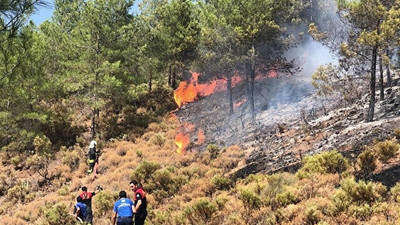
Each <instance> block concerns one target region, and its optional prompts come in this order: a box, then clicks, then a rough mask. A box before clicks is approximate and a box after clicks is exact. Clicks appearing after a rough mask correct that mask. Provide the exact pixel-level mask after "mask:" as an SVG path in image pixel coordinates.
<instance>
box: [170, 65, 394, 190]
mask: <svg viewBox="0 0 400 225" xmlns="http://www.w3.org/2000/svg"><path fill="white" fill-rule="evenodd" d="M397 74H398V73H397ZM394 80H395V84H396V85H395V86H393V87H392V88H386V89H385V92H386V96H385V100H383V101H379V100H378V101H377V104H376V114H375V121H374V122H371V123H365V122H364V119H365V115H366V111H367V106H368V96H367V95H365V96H364V97H363V98H362V99H359V101H357V103H356V104H353V105H347V106H346V107H344V106H343V104H342V103H341V102H340V101H337V99H338V98H337V97H336V98H335V97H333V98H331V99H324V100H322V99H320V98H318V97H316V96H315V95H314V94H313V90H312V88H311V87H310V86H309V84H308V83H309V81H307V80H305V79H299V78H296V77H283V78H282V77H281V78H268V79H267V80H264V81H262V82H260V83H259V84H258V86H257V90H256V99H257V102H256V107H257V117H256V119H255V120H254V121H253V120H252V119H251V117H250V113H249V109H248V108H249V107H248V104H243V105H242V106H240V107H238V108H236V109H235V113H234V114H233V115H229V110H228V109H229V107H228V101H227V100H226V99H227V96H226V93H217V94H214V95H212V96H209V97H206V98H202V99H200V100H199V101H196V102H194V103H189V104H187V105H184V106H183V107H182V108H181V109H180V110H179V111H178V112H177V116H178V118H180V120H181V122H189V123H192V124H195V125H196V127H197V128H201V129H203V130H204V133H205V136H206V141H205V143H206V144H210V143H215V144H218V145H220V146H229V145H233V144H238V145H240V146H242V147H243V148H244V149H246V152H247V153H248V154H247V158H246V163H245V165H244V166H243V167H242V168H239V169H238V170H237V171H233V174H234V175H235V176H236V177H244V176H247V175H249V174H252V173H258V172H262V173H273V172H277V171H296V170H297V169H298V168H299V167H300V166H301V159H302V158H303V157H304V156H306V155H313V154H316V153H320V152H322V151H327V150H332V149H337V150H338V151H339V152H341V153H342V154H343V155H345V156H346V157H348V158H349V159H351V160H354V159H355V158H356V157H357V156H358V154H360V153H361V152H362V151H363V150H364V149H365V146H366V145H368V144H370V143H371V142H372V141H374V140H384V139H386V138H388V137H391V136H393V130H394V129H396V128H400V86H399V84H397V83H398V81H399V80H400V77H396V78H395V79H394ZM263 82H264V83H267V84H268V85H264V84H263ZM272 87H274V88H272ZM244 91H245V87H244V86H238V87H237V88H236V90H235V92H234V93H235V96H234V99H236V101H240V100H241V99H243V96H245V94H244V93H245V92H244ZM378 97H379V93H378V92H377V98H378ZM279 99H282V100H281V101H279ZM191 142H192V143H196V142H197V137H196V135H195V134H192V136H191ZM206 144H203V145H196V144H192V145H190V149H191V150H202V149H204V147H205V145H206ZM190 149H189V150H190ZM397 175H400V166H399V163H398V162H397V161H393V162H392V163H391V164H390V165H383V166H382V168H381V170H380V171H379V172H377V174H375V175H374V176H373V179H374V180H376V181H381V182H383V183H385V184H386V185H388V186H391V185H392V184H393V182H397V181H398V178H400V176H397ZM397 177H398V178H397Z"/></svg>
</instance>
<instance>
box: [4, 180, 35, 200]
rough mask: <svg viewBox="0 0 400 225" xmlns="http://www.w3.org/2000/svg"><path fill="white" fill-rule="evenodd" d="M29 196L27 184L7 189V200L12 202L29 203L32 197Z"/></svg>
mask: <svg viewBox="0 0 400 225" xmlns="http://www.w3.org/2000/svg"><path fill="white" fill-rule="evenodd" d="M29 194H30V190H29V187H28V184H25V183H20V184H17V185H15V186H14V187H12V188H10V189H8V191H7V198H8V199H9V200H10V201H14V202H29V201H30V200H32V199H31V198H32V197H33V196H32V195H29Z"/></svg>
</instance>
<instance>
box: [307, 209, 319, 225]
mask: <svg viewBox="0 0 400 225" xmlns="http://www.w3.org/2000/svg"><path fill="white" fill-rule="evenodd" d="M320 214H321V212H320V211H319V210H318V207H317V206H315V205H312V206H309V207H307V209H306V220H307V224H318V222H319V221H320V220H321V218H320Z"/></svg>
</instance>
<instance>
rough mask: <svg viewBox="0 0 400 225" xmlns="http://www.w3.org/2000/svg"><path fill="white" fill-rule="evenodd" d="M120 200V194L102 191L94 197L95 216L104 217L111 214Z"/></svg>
mask: <svg viewBox="0 0 400 225" xmlns="http://www.w3.org/2000/svg"><path fill="white" fill-rule="evenodd" d="M117 199H118V193H110V192H108V191H101V192H99V193H97V194H96V195H95V196H94V197H93V206H92V207H93V211H94V214H95V216H104V215H106V214H107V213H109V212H110V211H111V210H112V209H113V206H114V202H115V201H116V200H117Z"/></svg>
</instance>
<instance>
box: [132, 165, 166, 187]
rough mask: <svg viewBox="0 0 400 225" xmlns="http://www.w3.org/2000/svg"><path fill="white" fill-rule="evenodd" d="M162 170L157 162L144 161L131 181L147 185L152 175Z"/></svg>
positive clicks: (135, 170)
mask: <svg viewBox="0 0 400 225" xmlns="http://www.w3.org/2000/svg"><path fill="white" fill-rule="evenodd" d="M158 169H161V165H160V164H158V163H155V162H149V161H143V162H142V163H140V164H139V165H138V166H137V167H136V168H135V169H134V170H133V172H132V174H131V176H130V178H131V180H137V181H138V182H141V183H146V181H147V180H149V179H150V177H151V175H152V174H153V173H154V172H156V171H157V170H158Z"/></svg>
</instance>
